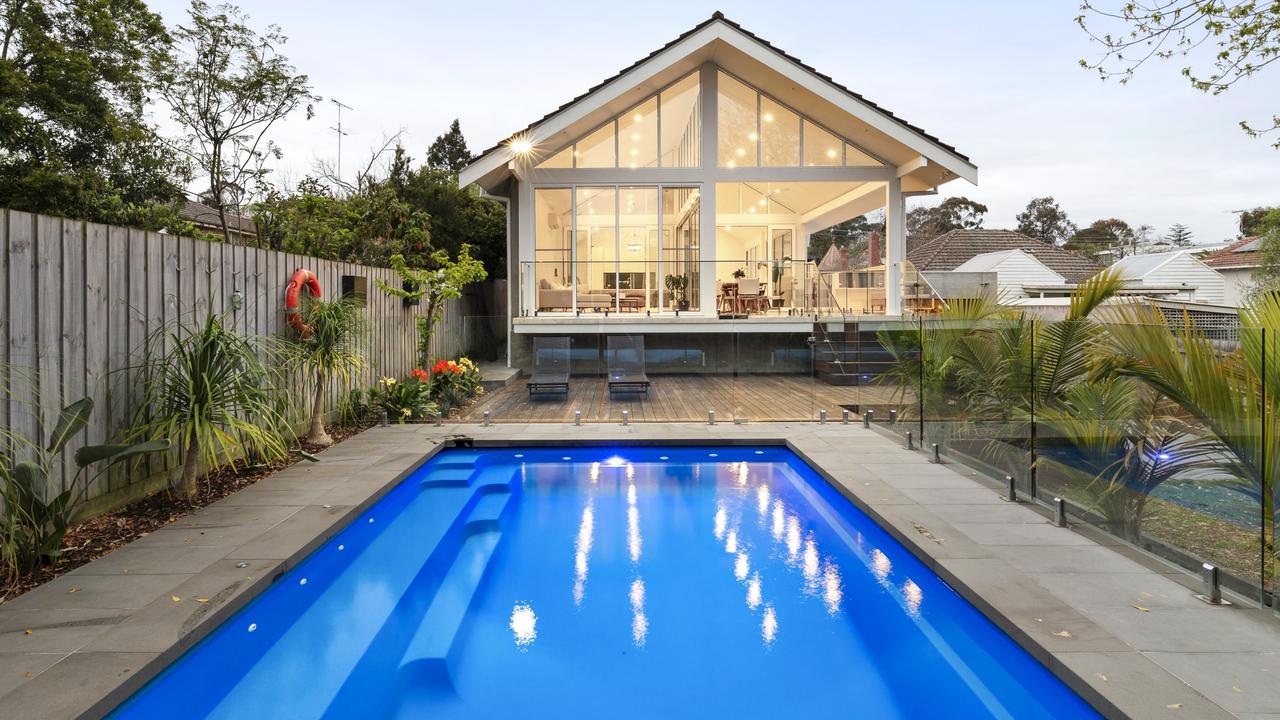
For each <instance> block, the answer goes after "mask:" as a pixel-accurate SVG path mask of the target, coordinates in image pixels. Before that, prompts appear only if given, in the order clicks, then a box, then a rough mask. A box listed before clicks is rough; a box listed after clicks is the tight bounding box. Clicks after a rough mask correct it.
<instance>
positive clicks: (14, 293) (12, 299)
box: [0, 210, 471, 497]
mask: <svg viewBox="0 0 1280 720" xmlns="http://www.w3.org/2000/svg"><path fill="white" fill-rule="evenodd" d="M298 267H305V268H307V269H309V270H311V271H312V272H314V273H316V275H317V277H318V278H319V280H320V285H321V288H322V289H323V291H324V294H325V296H326V297H332V296H334V294H336V293H337V292H339V291H340V290H341V287H342V278H343V276H353V277H363V278H365V279H366V282H367V288H368V292H367V294H366V308H367V312H368V317H369V332H368V335H367V337H366V344H367V347H366V351H367V359H368V361H369V366H368V369H367V370H366V371H365V373H364V377H363V381H364V384H369V383H372V382H373V380H374V379H375V378H377V377H379V376H381V375H393V376H400V375H403V374H405V373H406V372H408V370H409V369H411V368H412V367H413V366H414V365H415V363H416V329H415V318H416V316H417V315H418V314H419V313H420V312H421V308H420V307H418V306H406V305H404V303H403V301H402V300H401V299H400V298H397V297H392V296H389V295H387V294H386V293H384V292H382V291H380V290H378V289H377V287H376V284H375V283H376V281H377V280H382V281H384V282H386V283H389V284H393V283H394V284H396V285H398V284H399V282H400V280H399V278H398V276H396V274H395V272H394V271H392V270H390V269H387V268H374V267H367V266H363V265H357V264H355V263H346V262H335V261H330V260H321V259H318V258H313V257H309V256H306V255H297V254H293V253H284V252H276V251H272V250H263V249H258V248H253V247H246V246H243V245H228V244H224V243H216V242H205V241H202V240H196V239H193V238H189V237H177V236H173V235H166V234H162V233H158V232H148V231H144V230H138V229H131V228H123V227H114V226H108V225H101V224H97V223H90V222H84V221H79V220H70V219H65V218H59V217H49V216H43V215H33V214H30V213H24V212H18V211H14V210H0V362H3V363H6V364H7V365H8V366H9V367H11V368H14V370H15V374H16V378H15V380H14V382H12V383H11V385H12V386H13V387H12V388H10V390H11V392H10V393H9V394H8V396H5V397H0V427H8V428H10V430H11V431H12V432H14V433H16V434H17V435H19V436H21V437H25V438H28V439H31V440H33V441H36V440H37V439H38V438H40V437H41V436H42V434H43V433H42V430H41V428H42V427H50V423H52V422H53V421H54V420H55V419H56V417H57V413H58V409H59V408H60V407H61V405H62V404H63V403H65V402H70V401H72V400H75V399H77V398H80V397H84V396H89V397H92V398H93V399H94V401H95V406H96V409H95V411H94V414H93V417H92V420H91V423H90V425H89V426H88V427H87V428H86V429H85V430H84V431H83V432H82V437H81V438H79V439H78V440H77V441H74V442H72V443H69V448H68V450H67V452H66V454H65V457H64V461H63V462H62V468H61V469H55V473H54V474H53V476H52V478H51V483H59V484H61V485H62V486H63V487H65V486H66V483H68V482H69V481H70V480H71V475H72V471H73V463H71V462H70V460H71V455H72V453H73V452H74V449H75V448H76V447H79V446H80V445H81V444H85V443H100V442H107V441H109V440H110V439H112V438H113V437H114V436H116V435H117V434H118V433H119V431H120V430H121V429H122V428H123V427H124V426H125V424H126V422H127V418H128V416H129V414H130V412H131V411H132V410H133V408H134V407H135V405H134V404H135V403H136V402H137V398H138V395H139V391H140V387H138V386H137V382H136V378H135V373H133V372H131V371H130V368H133V367H136V366H137V365H138V363H139V362H140V361H141V360H142V357H143V352H144V348H145V346H146V340H147V338H148V337H150V336H151V335H152V334H154V333H155V332H156V331H158V330H160V329H161V328H164V327H167V326H173V325H174V324H175V323H178V322H183V321H189V320H192V319H196V318H203V317H204V316H205V314H206V313H208V312H209V311H210V310H214V311H222V310H224V309H228V308H230V307H231V305H232V303H231V298H232V297H233V295H235V294H237V293H238V294H239V296H240V298H241V303H240V306H239V308H238V309H233V310H230V315H229V318H230V322H231V324H232V326H233V327H234V328H235V329H236V331H238V332H239V333H241V334H243V335H245V336H271V335H281V334H284V333H286V332H287V331H288V328H287V322H286V320H285V314H284V308H283V298H284V290H285V286H286V285H287V284H288V282H289V277H290V276H291V275H292V273H293V271H294V269H295V268H298ZM470 305H471V300H470V299H468V298H463V299H460V300H453V301H450V302H449V305H448V306H447V307H446V309H445V316H444V318H443V320H442V322H441V325H440V329H439V330H438V331H437V333H436V342H433V347H432V349H433V351H434V350H437V349H438V350H439V351H440V353H441V354H442V355H444V354H450V355H456V354H461V353H463V352H465V351H466V350H467V348H468V342H469V338H468V337H466V334H465V333H459V332H457V329H456V327H455V326H458V323H459V322H460V320H459V318H462V317H464V316H466V315H468V314H470V313H468V312H467V308H468V307H469V306H470ZM339 392H340V389H339V388H334V389H333V390H332V392H331V397H330V404H329V407H330V408H332V407H334V405H335V404H336V400H337V398H338V394H339ZM291 397H299V398H304V397H306V394H305V393H297V394H293V393H291ZM139 479H140V478H138V477H129V476H127V475H123V474H121V475H118V476H113V477H111V478H110V479H109V480H108V481H106V482H103V483H99V484H98V486H95V487H94V488H92V489H91V497H98V496H102V495H106V494H110V493H113V492H116V491H118V490H121V489H122V488H123V487H124V486H126V485H129V484H130V483H132V482H136V481H137V480H139Z"/></svg>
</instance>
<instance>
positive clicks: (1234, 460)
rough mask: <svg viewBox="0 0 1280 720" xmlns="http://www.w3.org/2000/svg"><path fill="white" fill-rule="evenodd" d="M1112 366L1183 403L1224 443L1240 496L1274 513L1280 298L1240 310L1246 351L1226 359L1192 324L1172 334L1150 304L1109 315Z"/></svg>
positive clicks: (1279, 447) (1279, 440)
mask: <svg viewBox="0 0 1280 720" xmlns="http://www.w3.org/2000/svg"><path fill="white" fill-rule="evenodd" d="M1108 319H1109V320H1110V322H1109V324H1108V326H1107V327H1108V331H1109V332H1108V335H1109V338H1110V342H1109V349H1110V351H1111V353H1112V357H1111V358H1110V362H1111V363H1112V364H1113V366H1114V371H1115V372H1116V373H1118V374H1121V375H1125V376H1129V377H1133V378H1136V379H1137V380H1140V381H1142V382H1143V383H1145V384H1146V385H1148V386H1150V387H1151V388H1153V389H1154V390H1155V391H1157V392H1159V393H1160V394H1162V395H1164V396H1165V397H1167V398H1169V399H1170V400H1172V401H1173V402H1175V403H1177V404H1178V406H1179V407H1180V408H1182V410H1183V411H1184V412H1186V413H1187V414H1188V415H1189V416H1190V417H1191V418H1193V419H1194V420H1195V421H1196V422H1197V423H1198V424H1199V425H1200V426H1202V427H1203V428H1204V429H1205V430H1207V431H1208V432H1209V433H1212V435H1213V436H1214V437H1216V438H1217V439H1218V441H1219V442H1220V443H1221V444H1222V446H1223V448H1224V449H1225V450H1226V452H1227V453H1228V459H1227V460H1226V464H1227V470H1228V472H1230V473H1231V474H1232V475H1233V476H1234V477H1236V478H1237V479H1238V481H1239V483H1240V486H1239V489H1240V490H1241V491H1243V492H1244V493H1245V494H1247V495H1248V496H1249V497H1251V498H1252V499H1254V500H1257V501H1258V502H1259V503H1260V507H1264V508H1270V506H1271V504H1272V499H1271V490H1272V487H1273V482H1274V479H1275V477H1276V473H1277V471H1278V470H1280V432H1277V427H1276V423H1275V418H1276V417H1278V416H1280V415H1278V414H1277V413H1280V358H1277V357H1276V352H1277V350H1280V342H1278V341H1277V335H1280V295H1276V294H1273V293H1267V294H1262V295H1259V296H1258V297H1256V298H1254V299H1253V300H1252V301H1251V302H1250V304H1249V305H1248V306H1246V307H1244V308H1242V309H1241V311H1240V323H1241V328H1240V349H1239V350H1237V351H1234V352H1226V351H1224V350H1222V349H1220V348H1218V347H1216V346H1215V345H1214V343H1213V341H1211V340H1209V339H1208V338H1206V337H1205V336H1204V334H1203V333H1201V332H1199V331H1197V330H1196V329H1195V328H1194V327H1193V326H1192V325H1191V323H1190V322H1189V321H1188V320H1184V322H1183V323H1182V326H1181V327H1179V328H1177V329H1173V328H1170V326H1169V324H1168V322H1167V321H1166V318H1165V316H1164V315H1163V314H1162V313H1161V312H1160V311H1159V310H1158V309H1157V308H1155V307H1152V306H1149V305H1145V304H1130V305H1123V306H1119V307H1116V308H1114V309H1112V310H1111V311H1110V312H1109V317H1108Z"/></svg>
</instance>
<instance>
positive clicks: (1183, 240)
mask: <svg viewBox="0 0 1280 720" xmlns="http://www.w3.org/2000/svg"><path fill="white" fill-rule="evenodd" d="M1164 241H1165V242H1167V243H1169V244H1170V245H1173V246H1174V247H1187V246H1188V245H1190V244H1191V228H1189V227H1187V226H1186V225H1183V224H1182V223H1174V224H1173V225H1170V226H1169V232H1168V233H1166V234H1165V236H1164Z"/></svg>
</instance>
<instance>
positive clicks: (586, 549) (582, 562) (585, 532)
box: [573, 500, 596, 605]
mask: <svg viewBox="0 0 1280 720" xmlns="http://www.w3.org/2000/svg"><path fill="white" fill-rule="evenodd" d="M595 526H596V521H595V503H594V501H593V500H587V506H586V507H584V508H582V520H581V521H580V522H579V523H578V537H577V539H576V540H575V541H574V543H573V548H574V556H573V567H574V580H573V604H574V605H581V604H582V598H583V596H585V595H586V588H587V565H588V558H589V557H590V555H591V544H592V542H593V541H594V539H595Z"/></svg>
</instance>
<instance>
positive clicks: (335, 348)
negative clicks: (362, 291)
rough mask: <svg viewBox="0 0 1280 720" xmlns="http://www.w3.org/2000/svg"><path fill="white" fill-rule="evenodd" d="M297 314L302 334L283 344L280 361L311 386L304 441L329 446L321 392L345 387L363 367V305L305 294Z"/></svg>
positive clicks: (331, 441) (323, 393) (346, 299)
mask: <svg viewBox="0 0 1280 720" xmlns="http://www.w3.org/2000/svg"><path fill="white" fill-rule="evenodd" d="M301 312H302V323H303V325H304V327H305V328H306V331H305V332H303V333H301V334H300V336H299V337H297V338H295V339H292V340H291V341H289V342H288V343H286V344H285V345H284V348H285V353H284V358H285V361H286V364H287V365H288V366H289V367H291V368H293V369H295V370H297V371H299V372H300V373H302V376H303V378H304V379H305V380H309V381H310V382H311V383H313V387H312V404H311V423H310V427H309V430H308V431H307V437H306V439H307V442H310V443H313V444H316V445H321V446H327V445H332V444H333V438H331V437H329V433H328V432H326V431H325V428H324V413H325V404H324V399H325V391H326V389H327V386H328V384H329V383H330V382H333V381H336V382H338V383H340V384H341V385H342V386H343V388H346V387H349V386H350V385H351V381H352V380H353V378H354V377H355V374H356V373H358V372H359V371H361V370H363V369H364V368H365V367H366V365H365V357H364V352H363V351H362V350H361V349H360V340H361V338H363V337H364V332H365V325H366V323H365V312H364V306H363V305H362V304H361V303H360V301H359V300H357V299H356V298H354V297H340V298H335V299H333V300H322V299H320V298H316V297H312V296H310V295H307V296H305V297H304V299H303V303H302V309H301Z"/></svg>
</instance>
